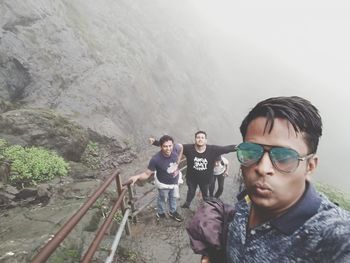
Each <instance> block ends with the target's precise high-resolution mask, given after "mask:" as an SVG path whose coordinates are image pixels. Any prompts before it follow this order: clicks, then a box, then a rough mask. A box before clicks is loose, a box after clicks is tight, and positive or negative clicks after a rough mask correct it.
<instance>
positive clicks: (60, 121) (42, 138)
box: [0, 109, 88, 161]
mask: <svg viewBox="0 0 350 263" xmlns="http://www.w3.org/2000/svg"><path fill="white" fill-rule="evenodd" d="M0 137H3V138H5V139H7V140H9V142H11V143H18V141H19V140H20V141H21V142H22V143H25V146H33V145H34V146H43V147H46V148H49V149H51V150H54V151H56V152H57V153H59V154H60V155H62V156H63V157H64V158H66V159H67V160H73V161H79V160H80V157H81V155H82V153H83V152H84V149H85V147H86V144H87V143H88V133H87V131H86V130H85V129H83V128H82V127H81V126H79V125H77V124H76V123H74V122H71V121H69V120H68V119H66V118H64V117H62V116H60V115H59V114H57V113H55V112H53V111H50V110H44V109H21V110H13V111H8V112H6V113H3V114H1V115H0ZM13 138H16V139H15V141H12V139H13ZM18 138H20V139H18Z"/></svg>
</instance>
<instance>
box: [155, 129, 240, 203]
mask: <svg viewBox="0 0 350 263" xmlns="http://www.w3.org/2000/svg"><path fill="white" fill-rule="evenodd" d="M194 138H195V143H194V144H184V145H183V154H184V155H185V156H186V159H187V173H186V183H187V186H188V191H187V196H186V202H185V203H184V204H183V205H182V206H181V207H182V208H190V205H191V202H192V200H193V198H194V196H195V194H196V190H197V186H199V189H200V190H201V193H202V197H203V200H204V201H207V200H208V197H209V185H210V184H211V183H212V181H213V169H214V164H215V160H216V159H217V158H218V156H220V155H221V154H225V153H229V152H233V151H235V145H227V146H218V145H208V144H207V133H206V132H205V131H197V132H196V133H195V136H194ZM150 142H151V143H152V144H153V145H158V144H159V143H158V141H156V140H155V139H153V138H150Z"/></svg>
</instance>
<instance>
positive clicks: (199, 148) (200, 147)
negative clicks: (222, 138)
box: [194, 144, 207, 153]
mask: <svg viewBox="0 0 350 263" xmlns="http://www.w3.org/2000/svg"><path fill="white" fill-rule="evenodd" d="M194 148H195V149H196V151H197V152H198V153H203V152H205V150H206V149H207V145H206V144H204V145H197V144H195V145H194Z"/></svg>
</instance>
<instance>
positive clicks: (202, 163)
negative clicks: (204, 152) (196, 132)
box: [193, 157, 208, 171]
mask: <svg viewBox="0 0 350 263" xmlns="http://www.w3.org/2000/svg"><path fill="white" fill-rule="evenodd" d="M207 164H208V160H207V159H206V158H198V157H194V164H193V168H194V169H196V170H198V171H203V170H207Z"/></svg>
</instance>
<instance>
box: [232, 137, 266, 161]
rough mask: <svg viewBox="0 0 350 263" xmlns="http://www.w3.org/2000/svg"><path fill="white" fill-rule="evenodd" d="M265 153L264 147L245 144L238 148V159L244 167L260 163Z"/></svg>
mask: <svg viewBox="0 0 350 263" xmlns="http://www.w3.org/2000/svg"><path fill="white" fill-rule="evenodd" d="M263 153H264V149H263V147H262V146H261V145H258V144H255V143H248V142H243V143H241V144H240V145H238V147H237V158H238V161H239V162H240V163H241V164H242V165H243V166H250V165H252V164H253V163H256V162H258V161H259V160H260V158H261V156H262V155H263Z"/></svg>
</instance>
